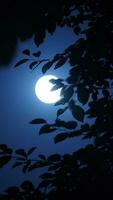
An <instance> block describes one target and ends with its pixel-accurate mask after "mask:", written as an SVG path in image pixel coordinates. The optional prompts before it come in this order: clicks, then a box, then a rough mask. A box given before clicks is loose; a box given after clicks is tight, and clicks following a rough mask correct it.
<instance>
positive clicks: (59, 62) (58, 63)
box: [54, 57, 68, 69]
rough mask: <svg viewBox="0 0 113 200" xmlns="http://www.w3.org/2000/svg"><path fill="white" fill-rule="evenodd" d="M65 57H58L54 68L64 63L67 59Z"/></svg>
mask: <svg viewBox="0 0 113 200" xmlns="http://www.w3.org/2000/svg"><path fill="white" fill-rule="evenodd" d="M67 59H68V58H67V57H63V58H62V59H60V60H59V61H58V62H57V64H56V65H55V67H54V69H58V68H59V67H61V66H62V65H64V64H65V63H66V61H67Z"/></svg>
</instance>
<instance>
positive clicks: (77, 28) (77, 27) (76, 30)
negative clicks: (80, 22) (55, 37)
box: [74, 26, 81, 35]
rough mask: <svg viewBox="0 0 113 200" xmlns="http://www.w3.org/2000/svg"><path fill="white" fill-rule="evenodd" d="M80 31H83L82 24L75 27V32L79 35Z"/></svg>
mask: <svg viewBox="0 0 113 200" xmlns="http://www.w3.org/2000/svg"><path fill="white" fill-rule="evenodd" d="M80 31H81V28H80V26H76V27H75V28H74V33H75V34H76V35H79V33H80Z"/></svg>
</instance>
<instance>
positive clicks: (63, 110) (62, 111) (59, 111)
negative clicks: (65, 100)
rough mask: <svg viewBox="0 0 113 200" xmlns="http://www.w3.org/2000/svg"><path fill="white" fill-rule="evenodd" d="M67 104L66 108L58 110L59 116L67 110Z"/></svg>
mask: <svg viewBox="0 0 113 200" xmlns="http://www.w3.org/2000/svg"><path fill="white" fill-rule="evenodd" d="M67 108H68V107H67V106H66V107H65V108H60V109H59V110H58V111H57V117H59V116H60V115H62V114H63V113H64V112H65V111H66V110H67Z"/></svg>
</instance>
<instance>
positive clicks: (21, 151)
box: [15, 149, 27, 157]
mask: <svg viewBox="0 0 113 200" xmlns="http://www.w3.org/2000/svg"><path fill="white" fill-rule="evenodd" d="M15 152H16V154H18V155H21V156H24V157H27V154H26V152H25V150H24V149H18V150H16V151H15Z"/></svg>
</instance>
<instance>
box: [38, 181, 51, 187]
mask: <svg viewBox="0 0 113 200" xmlns="http://www.w3.org/2000/svg"><path fill="white" fill-rule="evenodd" d="M50 183H51V181H50V180H44V181H42V182H41V183H40V184H39V186H38V188H46V187H47V186H49V185H50Z"/></svg>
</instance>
